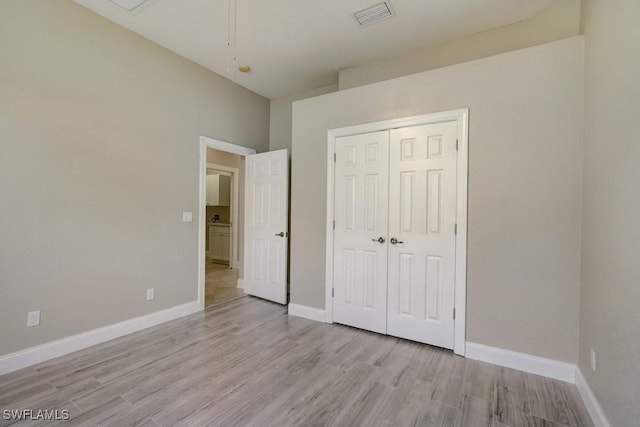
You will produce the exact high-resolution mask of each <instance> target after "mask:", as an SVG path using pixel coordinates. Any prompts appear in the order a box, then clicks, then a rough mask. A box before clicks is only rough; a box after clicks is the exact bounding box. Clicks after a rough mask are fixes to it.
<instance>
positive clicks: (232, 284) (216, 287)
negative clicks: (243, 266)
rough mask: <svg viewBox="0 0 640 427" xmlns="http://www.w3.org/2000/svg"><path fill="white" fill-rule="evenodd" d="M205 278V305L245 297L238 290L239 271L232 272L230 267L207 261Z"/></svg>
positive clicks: (240, 290)
mask: <svg viewBox="0 0 640 427" xmlns="http://www.w3.org/2000/svg"><path fill="white" fill-rule="evenodd" d="M205 265H206V267H205V276H204V305H205V307H209V306H211V305H214V304H220V303H221V302H225V301H229V300H232V299H234V298H238V297H241V296H243V295H244V292H243V291H242V289H239V288H238V270H232V269H230V268H229V265H225V264H218V263H215V262H213V261H211V260H210V259H207V262H206V264H205Z"/></svg>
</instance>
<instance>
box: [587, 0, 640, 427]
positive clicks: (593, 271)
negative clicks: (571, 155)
mask: <svg viewBox="0 0 640 427" xmlns="http://www.w3.org/2000/svg"><path fill="white" fill-rule="evenodd" d="M639 18H640V2H638V1H637V0H613V1H605V0H587V1H586V2H585V15H584V32H585V41H586V51H585V58H586V63H585V64H586V68H585V82H586V92H585V133H584V134H585V153H584V208H583V232H582V241H583V246H582V301H581V324H580V326H581V327H580V370H581V371H582V373H583V374H584V376H585V377H586V379H587V381H588V383H589V385H590V387H591V388H592V390H593V392H594V393H595V395H596V397H597V399H598V400H599V402H600V404H601V405H602V406H603V408H604V410H605V412H606V414H607V416H608V417H609V420H610V421H611V425H612V426H637V425H638V422H639V421H638V420H640V269H639V268H638V255H639V254H640V222H639V218H640V198H639V197H638V188H639V187H638V186H639V184H640V128H639V127H638V115H639V113H640V109H639V108H638V100H639V99H640V82H639V76H640V26H638V19H639ZM591 348H593V349H594V350H595V351H596V371H595V372H592V371H591V367H590V363H589V358H590V355H589V353H590V349H591Z"/></svg>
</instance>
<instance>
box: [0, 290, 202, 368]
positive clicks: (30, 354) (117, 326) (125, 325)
mask: <svg viewBox="0 0 640 427" xmlns="http://www.w3.org/2000/svg"><path fill="white" fill-rule="evenodd" d="M198 311H201V308H200V303H198V302H197V301H195V302H190V303H187V304H183V305H179V306H176V307H171V308H168V309H166V310H162V311H156V312H155V313H150V314H146V315H144V316H140V317H136V318H133V319H129V320H125V321H123V322H119V323H114V324H113V325H107V326H103V327H101V328H98V329H93V330H91V331H87V332H82V333H80V334H77V335H72V336H70V337H66V338H61V339H59V340H55V341H51V342H48V343H45V344H42V345H39V346H36V347H31V348H28V349H25V350H21V351H18V352H15V353H11V354H6V355H4V356H0V375H3V374H7V373H9V372H13V371H17V370H18V369H22V368H26V367H27V366H31V365H35V364H37V363H41V362H45V361H47V360H51V359H54V358H56V357H59V356H64V355H65V354H68V353H72V352H74V351H77V350H82V349H84V348H87V347H91V346H93V345H96V344H100V343H103V342H105V341H109V340H112V339H114V338H118V337H121V336H124V335H127V334H131V333H133V332H137V331H141V330H142V329H146V328H149V327H151V326H155V325H159V324H160V323H164V322H168V321H170V320H174V319H177V318H179V317H183V316H187V315H189V314H193V313H197V312H198Z"/></svg>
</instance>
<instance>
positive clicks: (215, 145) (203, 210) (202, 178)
mask: <svg viewBox="0 0 640 427" xmlns="http://www.w3.org/2000/svg"><path fill="white" fill-rule="evenodd" d="M207 148H212V149H214V150H219V151H225V152H227V153H231V154H237V155H239V156H242V157H246V156H250V155H252V154H256V150H254V149H253V148H247V147H243V146H241V145H236V144H232V143H230V142H226V141H221V140H219V139H214V138H209V137H207V136H201V137H200V171H199V175H198V181H199V194H198V305H199V306H200V309H201V310H204V308H205V306H204V305H205V301H204V286H205V258H206V248H205V242H206V238H205V232H206V225H207V219H206V216H207ZM237 181H238V184H239V182H240V177H239V176H238V179H237ZM236 208H239V207H238V206H236ZM239 234H240V230H239V221H238V241H239Z"/></svg>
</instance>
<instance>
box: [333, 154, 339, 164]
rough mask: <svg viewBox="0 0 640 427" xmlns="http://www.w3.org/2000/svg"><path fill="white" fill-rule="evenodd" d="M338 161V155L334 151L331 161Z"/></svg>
mask: <svg viewBox="0 0 640 427" xmlns="http://www.w3.org/2000/svg"><path fill="white" fill-rule="evenodd" d="M337 161H338V155H337V154H336V153H333V163H335V162H337Z"/></svg>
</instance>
